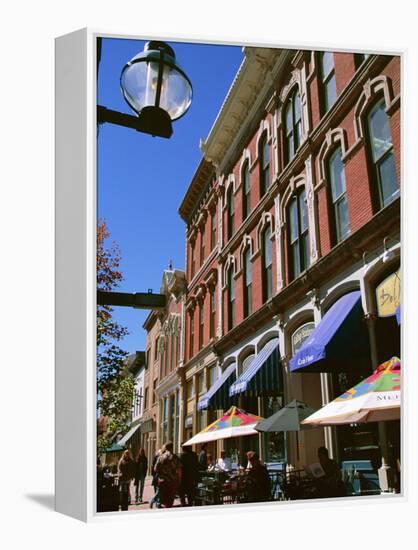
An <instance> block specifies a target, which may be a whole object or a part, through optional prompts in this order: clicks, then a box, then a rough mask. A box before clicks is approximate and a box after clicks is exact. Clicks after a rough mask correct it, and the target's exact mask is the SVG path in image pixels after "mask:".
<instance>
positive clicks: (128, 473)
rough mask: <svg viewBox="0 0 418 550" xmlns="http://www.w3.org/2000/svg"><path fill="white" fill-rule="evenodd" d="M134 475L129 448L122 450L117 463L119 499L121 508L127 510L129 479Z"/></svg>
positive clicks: (133, 465)
mask: <svg viewBox="0 0 418 550" xmlns="http://www.w3.org/2000/svg"><path fill="white" fill-rule="evenodd" d="M134 476H135V462H134V459H133V458H132V453H131V451H130V450H129V449H127V450H126V451H124V452H123V455H122V458H121V459H120V460H119V463H118V478H119V500H120V506H121V509H122V510H127V509H128V505H129V501H130V496H131V495H130V489H131V481H132V479H133V478H134Z"/></svg>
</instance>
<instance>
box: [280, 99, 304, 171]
mask: <svg viewBox="0 0 418 550" xmlns="http://www.w3.org/2000/svg"><path fill="white" fill-rule="evenodd" d="M284 123H285V134H286V137H285V158H286V164H287V163H288V162H290V161H291V160H292V158H293V157H294V156H295V153H296V150H297V148H298V147H299V145H300V140H301V137H302V117H301V106H300V96H299V93H298V91H297V90H296V89H295V91H294V92H293V94H292V95H291V96H290V97H289V99H288V101H287V104H286V110H285V120H284Z"/></svg>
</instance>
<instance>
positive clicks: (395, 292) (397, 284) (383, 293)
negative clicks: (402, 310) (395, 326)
mask: <svg viewBox="0 0 418 550" xmlns="http://www.w3.org/2000/svg"><path fill="white" fill-rule="evenodd" d="M376 302H377V314H378V315H379V317H391V316H392V315H395V314H396V310H397V308H398V307H399V306H400V303H401V274H400V270H399V269H398V271H395V273H392V274H391V275H389V276H388V277H386V279H385V280H384V281H382V282H381V283H380V285H379V286H378V287H377V288H376Z"/></svg>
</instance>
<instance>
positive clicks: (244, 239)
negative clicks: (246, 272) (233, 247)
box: [238, 233, 254, 273]
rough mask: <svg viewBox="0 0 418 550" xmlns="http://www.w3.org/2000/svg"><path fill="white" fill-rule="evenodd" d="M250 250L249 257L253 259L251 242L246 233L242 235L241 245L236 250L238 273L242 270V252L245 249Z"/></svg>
mask: <svg viewBox="0 0 418 550" xmlns="http://www.w3.org/2000/svg"><path fill="white" fill-rule="evenodd" d="M247 248H249V249H250V257H251V258H252V257H253V248H254V247H253V240H252V238H251V237H250V235H248V234H247V233H246V234H245V235H243V237H242V241H241V244H240V246H239V249H238V258H239V272H240V273H241V272H242V270H243V268H244V252H245V251H246V249H247Z"/></svg>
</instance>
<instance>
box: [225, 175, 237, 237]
mask: <svg viewBox="0 0 418 550" xmlns="http://www.w3.org/2000/svg"><path fill="white" fill-rule="evenodd" d="M226 201H227V212H228V223H227V232H228V233H227V237H228V239H230V238H231V237H232V235H233V234H234V216H235V205H234V189H233V186H232V184H231V185H230V186H229V189H228V193H227V199H226Z"/></svg>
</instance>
